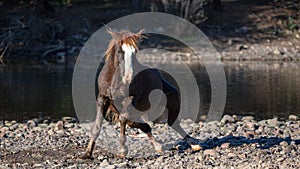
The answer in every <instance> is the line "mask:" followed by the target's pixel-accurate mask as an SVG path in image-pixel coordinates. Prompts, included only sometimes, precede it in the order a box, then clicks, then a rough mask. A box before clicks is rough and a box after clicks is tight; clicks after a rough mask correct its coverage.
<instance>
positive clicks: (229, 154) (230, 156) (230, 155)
mask: <svg viewBox="0 0 300 169" xmlns="http://www.w3.org/2000/svg"><path fill="white" fill-rule="evenodd" d="M227 157H228V158H234V157H236V154H234V153H228V154H227Z"/></svg>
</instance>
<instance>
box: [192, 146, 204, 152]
mask: <svg viewBox="0 0 300 169" xmlns="http://www.w3.org/2000/svg"><path fill="white" fill-rule="evenodd" d="M190 146H191V148H192V150H194V151H199V150H202V149H203V148H202V146H200V145H190Z"/></svg>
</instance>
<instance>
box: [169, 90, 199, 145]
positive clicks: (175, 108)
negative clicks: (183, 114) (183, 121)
mask: <svg viewBox="0 0 300 169" xmlns="http://www.w3.org/2000/svg"><path fill="white" fill-rule="evenodd" d="M166 107H167V109H168V125H169V126H171V127H172V128H173V129H174V130H175V131H176V132H177V133H179V134H180V135H181V137H182V138H184V139H185V140H186V141H187V143H188V144H189V145H190V146H191V147H192V149H193V150H199V149H200V148H201V147H200V146H199V143H198V141H197V140H196V139H194V138H193V137H191V136H190V135H188V134H187V133H186V132H185V131H184V130H183V128H182V127H181V126H180V123H179V120H178V115H179V112H180V98H179V96H178V95H177V94H170V95H168V96H167V105H166Z"/></svg>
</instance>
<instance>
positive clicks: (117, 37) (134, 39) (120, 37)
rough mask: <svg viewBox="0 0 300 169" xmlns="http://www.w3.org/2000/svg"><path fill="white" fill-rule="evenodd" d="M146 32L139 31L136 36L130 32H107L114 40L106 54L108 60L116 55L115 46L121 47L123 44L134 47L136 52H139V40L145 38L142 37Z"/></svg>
mask: <svg viewBox="0 0 300 169" xmlns="http://www.w3.org/2000/svg"><path fill="white" fill-rule="evenodd" d="M143 31H144V30H141V31H139V32H138V33H136V34H134V33H132V32H130V31H129V30H124V29H123V30H121V31H119V32H113V31H111V30H107V32H108V33H109V34H111V36H112V39H111V40H110V42H109V45H108V47H107V50H106V52H105V58H106V60H107V59H108V58H109V57H110V56H112V55H114V54H115V51H116V49H115V46H121V45H122V44H129V45H131V46H133V47H134V48H135V49H136V50H138V46H137V43H138V41H139V40H141V39H142V38H144V37H145V36H144V35H142V33H143Z"/></svg>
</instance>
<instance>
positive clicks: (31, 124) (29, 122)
mask: <svg viewBox="0 0 300 169" xmlns="http://www.w3.org/2000/svg"><path fill="white" fill-rule="evenodd" d="M27 124H28V127H36V126H37V122H36V121H35V120H28V121H27Z"/></svg>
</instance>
